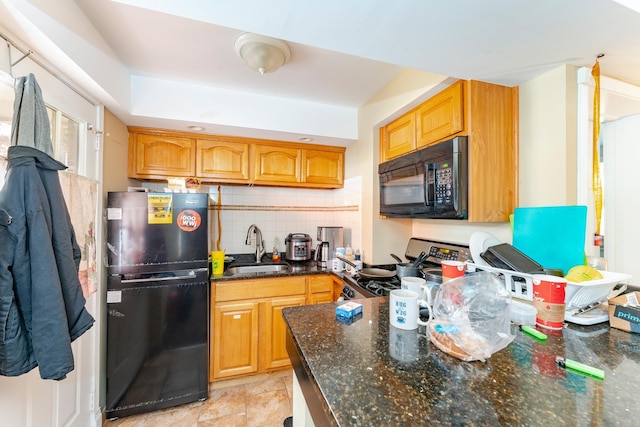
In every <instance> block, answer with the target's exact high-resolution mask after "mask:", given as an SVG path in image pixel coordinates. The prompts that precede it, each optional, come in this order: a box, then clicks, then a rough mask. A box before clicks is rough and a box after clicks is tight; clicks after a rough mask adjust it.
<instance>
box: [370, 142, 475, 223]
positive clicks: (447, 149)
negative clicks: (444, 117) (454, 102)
mask: <svg viewBox="0 0 640 427" xmlns="http://www.w3.org/2000/svg"><path fill="white" fill-rule="evenodd" d="M467 150H468V148H467V137H466V136H458V137H455V138H453V139H450V140H447V141H443V142H439V143H437V144H434V145H431V146H429V147H426V148H422V149H420V150H417V151H413V152H411V153H409V154H405V155H403V156H400V157H397V158H395V159H391V160H389V161H386V162H384V163H381V164H380V165H379V166H378V174H379V176H380V216H381V217H383V218H437V219H467V189H468V154H467V152H468V151H467Z"/></svg>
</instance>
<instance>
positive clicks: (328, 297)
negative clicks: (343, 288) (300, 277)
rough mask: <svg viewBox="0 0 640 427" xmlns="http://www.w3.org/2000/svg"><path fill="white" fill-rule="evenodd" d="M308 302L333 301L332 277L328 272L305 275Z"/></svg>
mask: <svg viewBox="0 0 640 427" xmlns="http://www.w3.org/2000/svg"><path fill="white" fill-rule="evenodd" d="M307 289H309V294H308V297H309V298H308V301H309V304H318V303H321V302H332V301H333V277H332V276H331V275H329V274H319V275H315V274H314V275H310V276H307Z"/></svg>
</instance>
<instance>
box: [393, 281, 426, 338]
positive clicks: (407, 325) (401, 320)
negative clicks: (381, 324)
mask: <svg viewBox="0 0 640 427" xmlns="http://www.w3.org/2000/svg"><path fill="white" fill-rule="evenodd" d="M419 314H420V310H419V307H418V294H417V293H416V292H413V291H409V290H406V289H394V290H393V291H391V292H390V293H389V322H390V323H391V326H395V327H396V328H399V329H404V330H412V329H417V328H418V315H419Z"/></svg>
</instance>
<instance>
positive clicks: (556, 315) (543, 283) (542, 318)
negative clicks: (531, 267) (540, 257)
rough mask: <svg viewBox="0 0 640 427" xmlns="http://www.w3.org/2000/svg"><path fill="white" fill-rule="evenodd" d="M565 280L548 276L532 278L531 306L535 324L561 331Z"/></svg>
mask: <svg viewBox="0 0 640 427" xmlns="http://www.w3.org/2000/svg"><path fill="white" fill-rule="evenodd" d="M566 288H567V280H566V279H565V278H563V277H558V276H550V275H542V276H538V275H534V276H533V306H534V307H535V308H536V324H537V325H538V326H541V327H543V328H547V329H562V323H563V322H564V309H565V302H564V300H565V295H566Z"/></svg>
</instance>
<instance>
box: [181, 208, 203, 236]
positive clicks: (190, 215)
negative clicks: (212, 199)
mask: <svg viewBox="0 0 640 427" xmlns="http://www.w3.org/2000/svg"><path fill="white" fill-rule="evenodd" d="M176 223H177V224H178V227H179V228H180V230H182V231H195V230H197V229H198V228H200V224H202V218H200V214H199V213H198V212H196V211H192V210H190V209H189V210H186V211H182V212H180V213H179V214H178V217H177V219H176Z"/></svg>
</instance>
